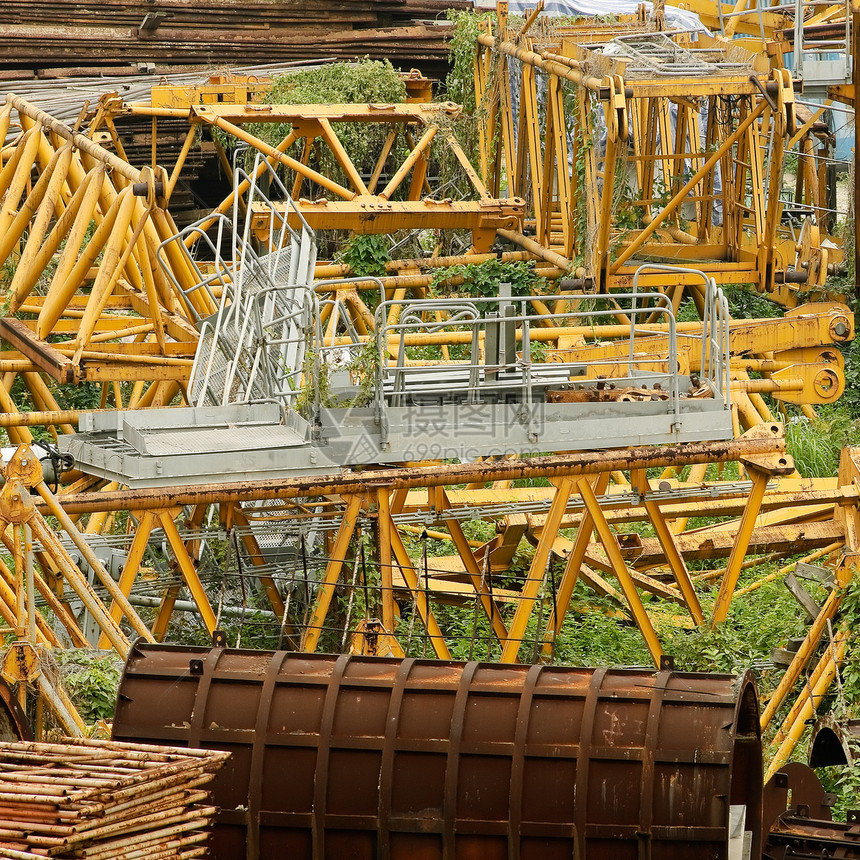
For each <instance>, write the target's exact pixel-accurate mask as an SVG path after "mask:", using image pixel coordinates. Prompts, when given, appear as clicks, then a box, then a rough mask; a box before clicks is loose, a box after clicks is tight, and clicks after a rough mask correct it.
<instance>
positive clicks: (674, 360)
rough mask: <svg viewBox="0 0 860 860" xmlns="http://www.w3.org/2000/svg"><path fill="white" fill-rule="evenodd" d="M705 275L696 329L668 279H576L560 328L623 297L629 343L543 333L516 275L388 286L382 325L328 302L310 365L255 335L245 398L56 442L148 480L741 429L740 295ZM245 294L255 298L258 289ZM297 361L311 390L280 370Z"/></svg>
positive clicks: (586, 327) (692, 436) (292, 289)
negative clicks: (583, 288) (675, 306)
mask: <svg viewBox="0 0 860 860" xmlns="http://www.w3.org/2000/svg"><path fill="white" fill-rule="evenodd" d="M644 268H645V267H643V269H644ZM648 268H649V269H650V270H653V269H654V268H655V267H653V266H651V267H648ZM671 271H673V272H676V271H677V270H671ZM703 279H704V286H705V290H704V294H705V297H706V298H705V320H704V323H703V326H702V329H701V332H700V333H699V334H696V335H694V336H692V337H690V336H685V337H682V336H679V335H678V333H677V331H676V323H675V318H674V313H673V310H672V306H671V303H670V302H669V301H668V300H667V298H666V296H664V295H663V294H662V293H641V292H639V291H638V290H637V289H634V291H633V292H631V293H628V294H614V295H613V297H612V300H611V302H610V301H607V300H599V299H595V297H594V296H584V295H583V296H566V297H565V302H564V305H565V307H566V308H567V310H562V312H559V313H557V314H555V315H554V316H553V323H554V331H557V330H558V328H561V329H562V330H563V331H565V332H569V333H570V336H571V337H572V338H574V339H576V338H579V339H582V340H584V339H585V338H587V337H588V335H589V332H595V331H597V329H598V328H600V327H601V326H605V325H606V324H611V323H614V322H615V320H616V318H617V316H618V315H619V314H624V315H626V316H627V317H628V318H629V319H631V320H632V321H633V322H634V324H633V325H632V326H630V329H629V332H630V335H629V339H628V341H626V342H625V348H624V349H623V350H621V351H620V352H619V355H618V356H616V357H615V358H602V359H599V360H592V361H572V360H567V359H568V358H569V357H568V356H567V355H566V354H565V351H564V350H549V349H546V348H545V346H544V344H543V343H542V342H541V340H542V336H543V335H542V332H546V331H547V329H546V327H545V325H544V324H545V322H546V318H545V316H544V314H542V313H538V312H537V311H536V310H535V309H534V307H533V304H534V303H540V302H543V301H545V299H546V297H545V296H544V297H516V298H514V297H511V296H510V295H509V292H510V290H509V289H506V285H502V287H501V292H502V295H501V296H496V297H490V298H469V299H451V300H444V301H441V300H437V299H424V300H404V301H394V302H392V301H386V302H383V303H382V304H381V305H380V306H379V308H378V309H377V312H376V334H375V337H374V340H372V341H369V342H362V341H361V340H360V339H357V338H356V337H355V336H353V337H352V338H351V337H350V336H349V335H347V336H343V337H340V336H335V335H332V334H329V335H324V334H323V332H322V331H321V329H320V327H319V323H318V320H319V318H320V315H319V312H318V309H317V310H316V311H315V312H314V319H315V320H316V321H317V322H316V326H315V328H314V331H313V332H312V335H311V336H309V342H308V350H307V353H305V352H304V351H302V350H299V351H296V352H295V354H296V355H302V356H303V358H302V361H303V367H297V366H292V365H290V364H289V363H285V362H284V360H283V359H284V353H283V340H281V339H277V338H276V339H270V338H266V337H259V338H256V339H255V338H254V337H250V338H248V339H247V340H245V346H244V349H245V351H246V352H247V354H248V355H254V356H255V367H256V368H257V371H258V372H257V375H256V377H255V379H256V383H255V384H253V385H242V386H240V387H239V388H238V389H237V388H236V387H235V386H234V385H232V384H228V385H226V387H225V388H224V389H222V396H224V397H226V396H227V395H228V394H229V393H230V392H231V391H233V392H236V391H238V392H240V394H241V397H242V398H243V400H242V402H233V403H228V404H226V405H220V406H196V407H189V408H170V409H161V410H146V411H131V412H118V413H105V414H95V415H91V416H86V417H85V418H84V419H82V422H81V424H80V432H79V433H78V434H76V435H74V436H69V437H65V438H63V439H62V442H61V444H62V447H63V450H64V451H67V452H69V453H70V454H72V455H73V456H74V458H75V461H76V463H77V466H78V468H80V469H83V470H84V471H87V472H90V473H92V474H97V475H100V476H102V477H105V478H110V479H111V480H116V481H119V482H120V483H122V484H126V485H128V486H131V487H152V486H171V485H172V486H175V485H181V484H184V483H190V482H191V483H204V482H206V483H208V482H217V481H220V480H230V481H237V480H239V481H244V480H248V481H253V480H260V479H265V478H270V477H284V476H289V475H296V476H301V475H313V474H333V473H337V472H339V471H341V470H342V469H349V468H355V467H362V466H367V465H374V464H380V463H405V462H413V461H420V460H452V459H453V460H459V461H461V462H472V461H475V460H478V459H480V458H485V457H492V456H503V455H516V456H519V455H533V454H540V453H546V452H559V451H575V450H595V449H598V450H599V449H602V448H618V447H626V446H631V445H643V444H655V445H657V444H665V443H676V442H700V441H709V440H720V439H729V438H731V437H732V421H731V409H730V404H729V382H728V367H729V364H728V309H727V305H726V301H725V298H724V297H723V296H722V293H721V291H720V290H719V289H717V287H716V285H715V284H714V283H713V281H712V280H711V279H708V278H704V276H703ZM271 289H272V290H276V289H277V288H271ZM283 289H284V291H285V292H289V294H290V296H291V297H292V298H293V299H295V300H296V302H297V305H298V306H307V305H308V303H310V304H311V305H312V304H313V302H314V301H315V299H314V293H313V289H312V288H311V287H306V288H304V290H302V288H300V287H298V286H297V285H295V284H292V285H289V286H286V287H284V288H283ZM302 292H304V294H305V295H304V297H302V295H301V294H302ZM248 302H249V305H250V306H251V310H250V311H249V313H250V312H252V311H254V309H255V308H257V307H258V303H257V302H256V299H255V298H254V297H253V296H250V297H249V298H248ZM254 312H256V311H254ZM233 316H234V317H235V318H236V319H241V318H242V314H234V315H233ZM247 330H248V331H258V332H260V331H263V329H260V328H257V327H255V326H249V327H248V329H247ZM643 337H647V338H648V341H647V343H648V346H647V349H643V348H641V347H639V343H640V342H641V339H642V338H643ZM294 338H295V335H294V334H293V335H291V342H292V341H293V340H294ZM592 339H593V338H592ZM655 339H656V340H655ZM655 343H659V344H661V346H659V347H657V346H655ZM443 346H444V348H445V351H444V352H443V350H442V347H443ZM213 348H219V347H218V344H217V343H215V344H213ZM273 356H274V357H273ZM682 364H683V365H686V366H687V367H688V370H689V369H690V368H693V367H694V370H689V372H687V373H680V372H678V368H679V367H680V366H681V365H682ZM300 374H301V375H303V376H304V381H305V384H304V387H303V389H302V391H301V392H299V391H298V390H297V389H296V388H295V387H294V386H293V385H292V384H290V385H285V380H295V379H296V378H297V376H299V375H300ZM273 392H278V395H277V396H274V397H273V396H271V394H272V393H273ZM255 393H256V399H255ZM300 394H301V396H299V395H300ZM302 401H303V402H302ZM300 402H301V406H298V404H299V403H300ZM299 409H300V410H301V412H300V411H299Z"/></svg>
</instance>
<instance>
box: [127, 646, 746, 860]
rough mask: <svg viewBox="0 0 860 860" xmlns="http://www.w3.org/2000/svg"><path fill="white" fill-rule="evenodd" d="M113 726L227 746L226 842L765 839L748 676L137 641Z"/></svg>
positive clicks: (469, 854)
mask: <svg viewBox="0 0 860 860" xmlns="http://www.w3.org/2000/svg"><path fill="white" fill-rule="evenodd" d="M114 738H115V739H116V740H127V741H142V742H147V741H151V742H154V743H169V744H176V745H185V744H188V745H191V746H196V747H204V748H209V749H220V750H229V751H230V752H232V753H233V757H232V760H231V761H230V762H229V763H228V764H227V765H226V766H225V767H224V769H223V770H222V771H221V773H220V774H219V775H218V777H217V778H216V782H215V784H214V789H213V792H214V801H215V803H217V804H218V805H219V806H221V808H222V812H221V814H220V817H219V824H218V826H217V828H216V831H215V840H214V849H213V856H214V857H215V858H216V860H236V858H238V857H247V860H275V858H278V860H280V858H284V857H289V858H313V860H324V858H325V860H328V858H331V860H334V858H343V857H349V858H350V860H376V858H384V860H399V858H404V860H406V858H408V860H473V858H474V860H520V858H521V860H572V858H590V860H594V858H601V860H603V858H611V860H644V858H666V860H681V858H683V860H688V858H690V857H692V856H695V857H696V858H697V860H708V859H709V858H713V860H721V858H727V857H728V841H729V819H730V807H734V809H733V813H734V815H735V817H737V813H738V812H739V810H743V811H744V812H745V815H746V825H745V827H742V828H741V830H743V829H746V830H747V831H749V835H748V836H747V839H748V841H749V840H750V839H751V840H752V845H751V848H752V856H753V857H755V856H757V854H758V853H759V852H760V844H761V833H760V830H761V797H762V759H761V738H760V734H759V729H758V701H757V697H756V692H755V686H754V684H753V682H752V680H751V679H750V677H749V676H744V677H743V678H736V677H734V676H727V675H705V674H685V673H676V672H673V671H659V672H654V671H649V670H630V669H627V670H625V669H581V668H568V667H561V666H543V665H536V666H519V665H501V664H488V663H457V662H442V661H430V660H414V659H406V660H399V659H385V658H372V657H351V656H348V655H344V656H330V655H321V654H296V653H291V652H276V653H272V652H260V651H241V650H231V649H223V648H214V649H208V648H193V647H181V646H163V645H161V646H159V645H149V644H145V643H138V644H136V645H135V646H134V648H133V649H132V651H131V653H130V655H129V658H128V663H127V665H126V669H125V674H124V677H123V680H122V684H121V686H120V694H119V701H118V705H117V712H116V719H115V722H114ZM740 838H741V839H742V838H743V834H742V833H741V836H740Z"/></svg>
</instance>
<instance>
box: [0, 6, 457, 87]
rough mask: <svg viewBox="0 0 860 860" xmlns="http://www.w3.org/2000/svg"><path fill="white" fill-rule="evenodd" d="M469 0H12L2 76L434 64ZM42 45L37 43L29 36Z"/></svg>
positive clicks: (1, 36) (2, 39) (440, 65)
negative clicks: (362, 61)
mask: <svg viewBox="0 0 860 860" xmlns="http://www.w3.org/2000/svg"><path fill="white" fill-rule="evenodd" d="M471 5H472V4H471V2H466V0H445V2H442V0H341V2H338V3H332V2H329V0H314V2H307V0H301V2H297V0H256V2H255V1H254V0H252V2H247V0H241V2H236V0H194V2H176V0H151V2H147V3H140V2H134V0H105V2H91V0H89V2H88V0H76V2H72V3H65V2H56V0H9V2H8V3H4V4H3V20H2V22H0V79H5V80H16V79H19V78H27V77H32V76H33V75H36V76H39V77H68V76H75V75H92V74H93V73H94V71H95V70H96V69H99V68H100V69H103V70H104V71H105V72H106V73H107V74H128V73H129V72H137V71H138V70H147V71H150V72H154V73H163V72H164V71H167V70H172V71H176V70H178V69H181V68H183V67H198V68H210V67H212V66H213V65H215V64H217V65H219V66H220V65H224V64H229V65H233V66H235V65H237V64H244V63H271V62H276V61H285V60H318V59H347V60H351V59H353V58H355V57H361V56H370V57H373V58H375V59H388V60H390V61H391V62H392V63H394V64H395V65H402V66H404V67H405V68H407V69H408V68H411V67H412V66H414V65H415V64H421V65H422V67H423V68H424V69H425V70H426V71H427V72H428V73H440V72H442V70H443V69H444V67H445V64H446V55H447V47H446V39H447V37H448V35H449V32H450V30H449V27H448V26H447V25H446V24H447V22H446V20H445V13H446V11H447V10H448V9H468V8H471ZM34 44H38V46H39V49H38V51H34V50H33V45H34Z"/></svg>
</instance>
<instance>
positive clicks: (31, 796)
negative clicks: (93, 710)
mask: <svg viewBox="0 0 860 860" xmlns="http://www.w3.org/2000/svg"><path fill="white" fill-rule="evenodd" d="M228 757H229V753H225V752H217V751H205V752H204V751H202V750H195V749H190V750H184V749H176V748H173V747H165V746H143V745H140V744H122V743H116V742H109V741H95V740H84V739H73V738H69V739H66V741H64V742H63V743H56V744H43V743H2V744H0V856H2V857H4V858H10V860H40V858H44V857H56V858H58V860H67V858H68V860H71V858H88V860H132V858H140V857H146V858H149V860H191V858H194V857H203V856H205V855H206V854H207V848H206V842H207V840H208V838H209V834H208V830H209V828H210V826H211V823H212V820H213V818H214V816H215V812H216V809H215V807H213V806H208V805H206V803H205V801H206V799H207V798H208V792H207V791H206V790H204V789H203V786H205V785H207V784H208V783H209V782H211V780H212V779H213V777H214V776H215V774H216V773H217V771H218V770H219V769H220V768H221V767H222V765H223V764H224V762H225V761H226V759H227V758H228Z"/></svg>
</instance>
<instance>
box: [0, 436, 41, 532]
mask: <svg viewBox="0 0 860 860" xmlns="http://www.w3.org/2000/svg"><path fill="white" fill-rule="evenodd" d="M0 474H2V476H3V477H4V478H5V484H4V485H3V489H2V490H0V519H2V520H5V521H6V522H7V523H26V522H29V521H30V520H31V519H32V518H33V516H34V515H35V513H36V507H35V505H34V503H33V499H32V497H31V496H30V489H31V488H32V487H35V486H37V485H38V484H40V483H41V482H42V464H41V463H40V462H39V458H38V457H37V456H36V455H35V454H34V453H33V450H32V448H30V447H29V446H28V445H22V446H20V447H19V448H18V450H17V451H16V452H15V454H14V455H13V456H12V459H11V460H10V461H9V463H8V464H7V465H6V467H5V469H4V468H3V467H2V466H0Z"/></svg>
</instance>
